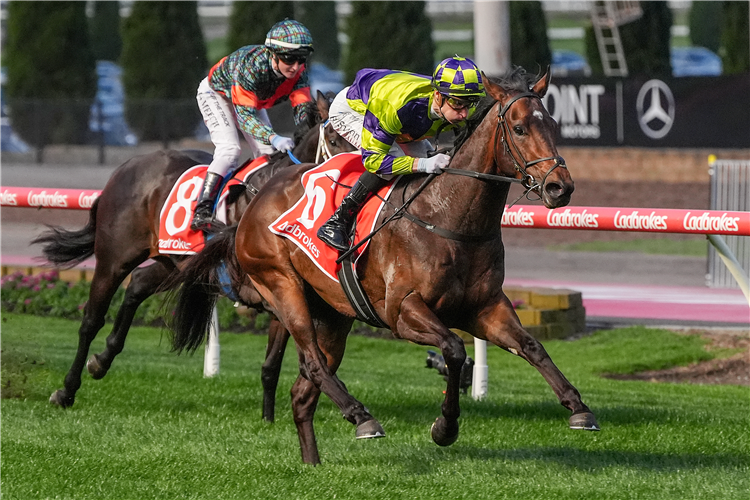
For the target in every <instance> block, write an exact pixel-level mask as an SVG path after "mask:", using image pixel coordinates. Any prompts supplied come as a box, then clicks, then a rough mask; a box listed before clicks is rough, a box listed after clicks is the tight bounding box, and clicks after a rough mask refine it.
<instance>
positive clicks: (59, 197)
mask: <svg viewBox="0 0 750 500" xmlns="http://www.w3.org/2000/svg"><path fill="white" fill-rule="evenodd" d="M26 200H27V201H28V203H29V206H30V207H49V208H68V196H67V195H65V194H60V193H59V192H57V191H55V192H54V193H48V192H47V191H42V192H41V193H37V194H34V192H33V191H30V192H29V195H28V197H27V198H26Z"/></svg>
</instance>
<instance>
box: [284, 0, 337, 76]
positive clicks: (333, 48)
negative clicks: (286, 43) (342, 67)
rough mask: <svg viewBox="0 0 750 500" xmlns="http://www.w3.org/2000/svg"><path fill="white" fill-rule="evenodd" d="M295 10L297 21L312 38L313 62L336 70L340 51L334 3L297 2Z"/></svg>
mask: <svg viewBox="0 0 750 500" xmlns="http://www.w3.org/2000/svg"><path fill="white" fill-rule="evenodd" d="M295 8H296V15H297V20H298V21H299V22H301V23H302V24H304V25H305V26H306V27H307V29H309V30H310V34H311V35H312V37H313V45H314V47H315V52H314V53H313V60H314V61H317V62H320V63H323V64H325V65H326V66H328V67H329V68H332V69H337V68H338V67H339V62H340V61H339V60H340V57H341V49H340V48H339V40H338V29H337V28H336V2H297V4H296V5H295Z"/></svg>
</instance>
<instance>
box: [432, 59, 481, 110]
mask: <svg viewBox="0 0 750 500" xmlns="http://www.w3.org/2000/svg"><path fill="white" fill-rule="evenodd" d="M432 88H434V89H435V90H437V91H438V92H440V93H441V94H444V95H446V96H449V97H458V98H461V99H470V100H475V99H480V98H482V97H484V95H485V94H484V84H483V83H482V74H481V73H480V72H479V68H477V65H476V64H474V61H472V60H471V59H468V58H466V57H460V56H454V57H449V58H448V59H444V60H443V61H442V62H441V63H440V64H438V65H437V68H435V72H434V73H433V74H432Z"/></svg>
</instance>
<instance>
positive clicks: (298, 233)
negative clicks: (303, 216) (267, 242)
mask: <svg viewBox="0 0 750 500" xmlns="http://www.w3.org/2000/svg"><path fill="white" fill-rule="evenodd" d="M278 230H279V231H284V232H285V233H287V234H290V235H292V236H294V237H295V238H296V239H297V240H298V241H299V242H300V243H302V244H303V245H305V246H306V247H307V248H308V249H309V250H310V252H311V253H312V254H313V257H315V258H316V259H317V258H318V257H320V250H318V247H317V246H315V243H313V240H312V238H310V237H309V236H308V235H306V234H305V233H304V232H302V229H300V227H299V224H292V225H291V226H290V225H289V224H288V223H287V222H286V221H284V223H283V224H281V226H279V227H278Z"/></svg>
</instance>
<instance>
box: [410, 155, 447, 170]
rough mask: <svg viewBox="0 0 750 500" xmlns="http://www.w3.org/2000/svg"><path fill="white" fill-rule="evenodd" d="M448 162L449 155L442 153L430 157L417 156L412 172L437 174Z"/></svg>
mask: <svg viewBox="0 0 750 500" xmlns="http://www.w3.org/2000/svg"><path fill="white" fill-rule="evenodd" d="M450 162H451V157H450V156H448V155H447V154H444V153H439V154H436V155H435V156H433V157H432V158H419V160H417V165H416V166H415V167H414V172H420V173H425V174H439V173H440V172H441V171H442V169H444V168H445V167H447V166H448V164H449V163H450Z"/></svg>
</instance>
